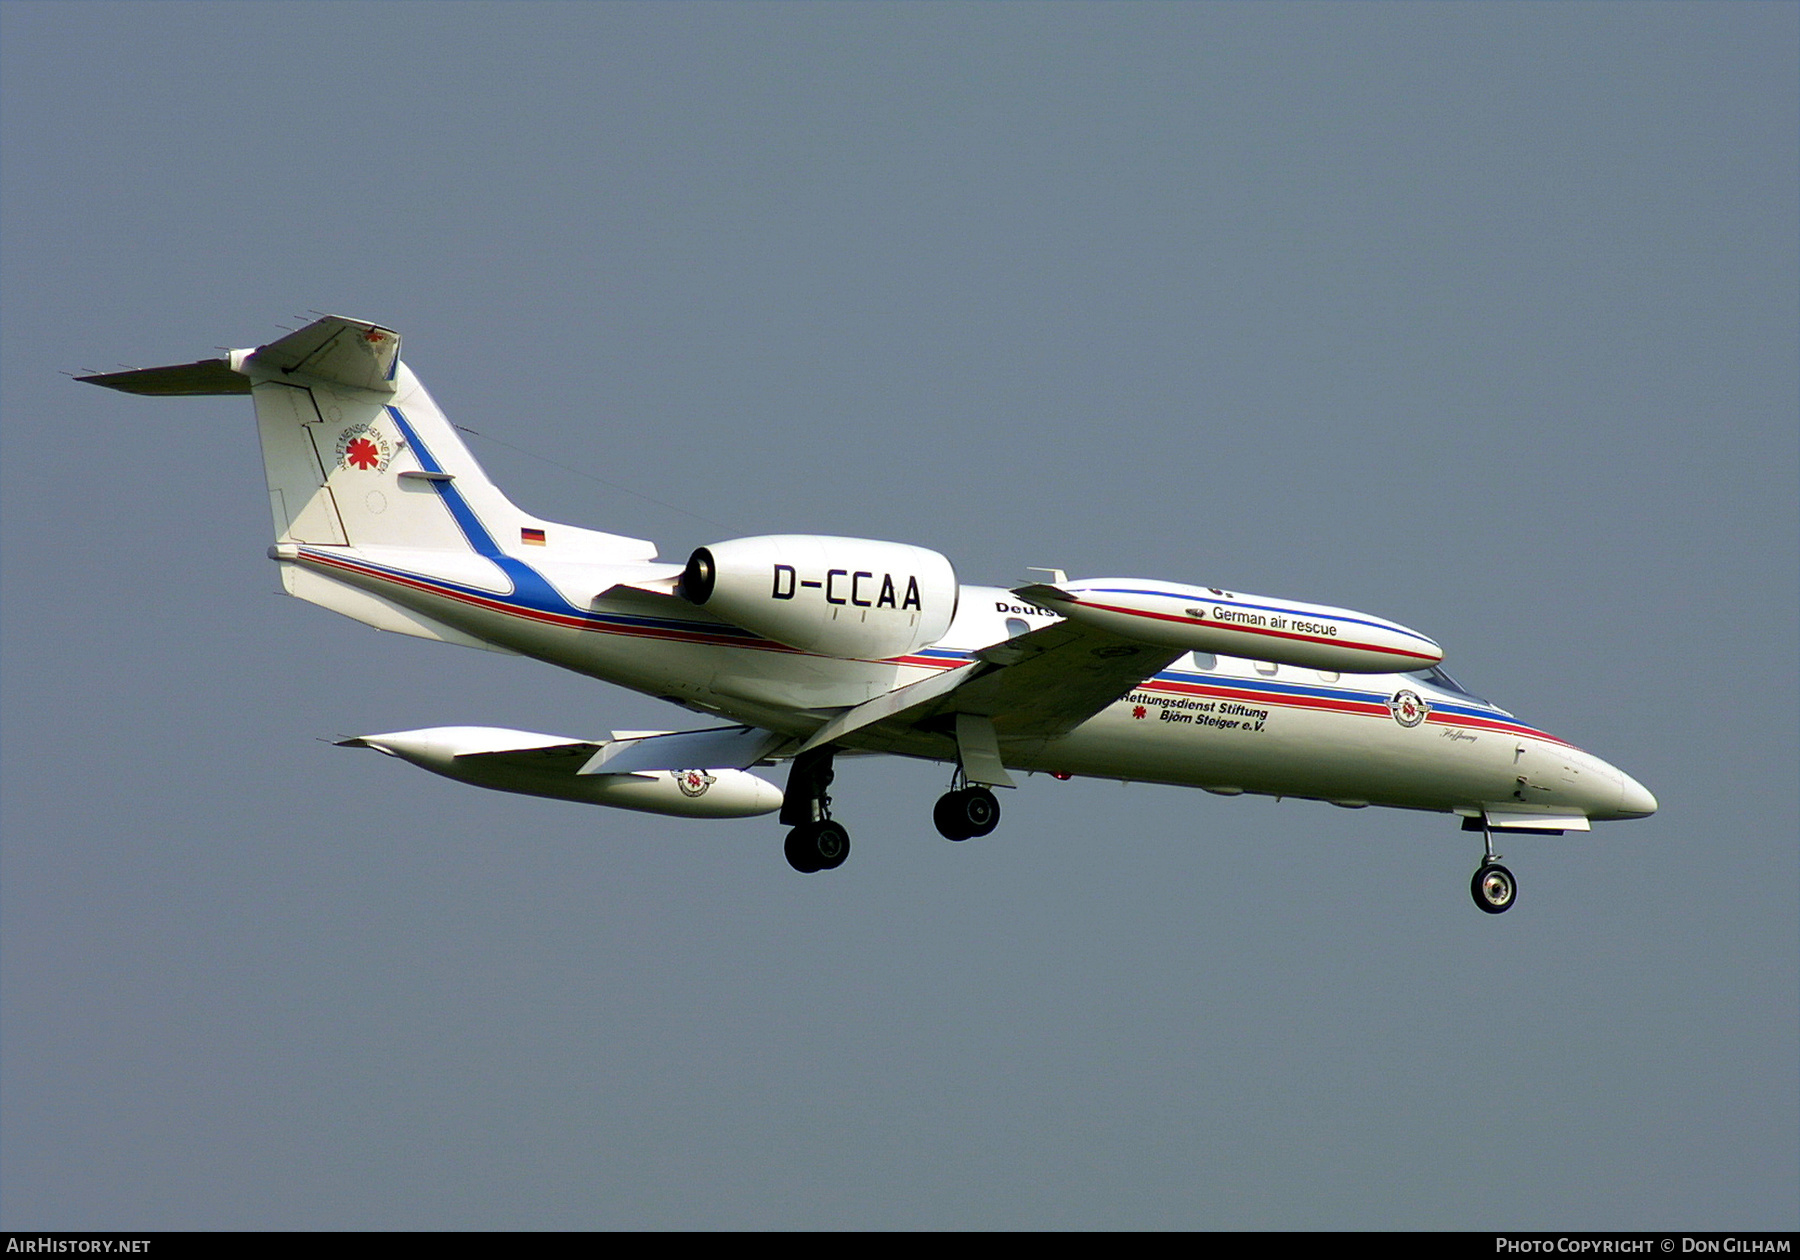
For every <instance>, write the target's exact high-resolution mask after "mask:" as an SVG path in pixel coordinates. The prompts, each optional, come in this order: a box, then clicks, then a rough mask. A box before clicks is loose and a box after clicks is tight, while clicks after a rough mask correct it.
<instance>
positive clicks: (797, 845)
mask: <svg viewBox="0 0 1800 1260" xmlns="http://www.w3.org/2000/svg"><path fill="white" fill-rule="evenodd" d="M810 830H811V828H810V827H806V826H800V827H795V828H794V829H793V830H792V831H790V832H788V834H787V843H785V844H783V845H782V846H781V851H782V853H783V854H785V855H786V856H787V860H788V865H789V866H791V867H793V868H794V869H795V870H797V871H799V872H800V873H801V874H802V875H812V874H815V873H816V872H818V871H821V870H824V869H825V868H824V867H822V866H820V865H819V858H818V855H817V854H816V853H815V852H813V846H812V837H811V836H810V835H808V834H807V833H808V832H809V831H810Z"/></svg>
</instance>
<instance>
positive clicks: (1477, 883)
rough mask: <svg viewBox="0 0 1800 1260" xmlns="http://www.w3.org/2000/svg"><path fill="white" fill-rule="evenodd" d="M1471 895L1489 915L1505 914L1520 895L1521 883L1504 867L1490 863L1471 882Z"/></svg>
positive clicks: (1477, 872)
mask: <svg viewBox="0 0 1800 1260" xmlns="http://www.w3.org/2000/svg"><path fill="white" fill-rule="evenodd" d="M1469 895H1470V896H1471V897H1473V898H1475V904H1476V905H1478V906H1480V907H1481V908H1482V909H1483V910H1485V911H1486V912H1487V913H1489V914H1504V913H1506V912H1507V911H1508V910H1510V909H1512V903H1513V901H1514V900H1515V899H1516V898H1517V897H1518V895H1519V883H1518V881H1517V880H1515V879H1514V878H1513V873H1512V872H1511V871H1509V870H1507V869H1506V868H1505V867H1504V866H1501V865H1500V864H1499V863H1497V862H1489V863H1487V864H1486V865H1484V866H1483V867H1482V868H1481V869H1480V870H1478V871H1476V872H1475V878H1474V879H1472V880H1470V881H1469Z"/></svg>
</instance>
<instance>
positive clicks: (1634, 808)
mask: <svg viewBox="0 0 1800 1260" xmlns="http://www.w3.org/2000/svg"><path fill="white" fill-rule="evenodd" d="M1619 779H1620V791H1619V817H1620V818H1648V817H1650V815H1652V814H1654V813H1655V812H1656V798H1655V797H1654V796H1652V795H1650V789H1649V788H1647V787H1645V786H1644V785H1643V784H1642V783H1639V782H1638V781H1637V780H1636V779H1634V778H1632V777H1631V776H1630V775H1628V774H1626V773H1625V772H1624V771H1623V770H1621V771H1620V772H1619Z"/></svg>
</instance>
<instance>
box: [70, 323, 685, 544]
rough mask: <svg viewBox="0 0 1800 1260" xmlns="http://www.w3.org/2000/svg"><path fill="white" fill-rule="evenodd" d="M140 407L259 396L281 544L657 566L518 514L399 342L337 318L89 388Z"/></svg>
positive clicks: (611, 540)
mask: <svg viewBox="0 0 1800 1260" xmlns="http://www.w3.org/2000/svg"><path fill="white" fill-rule="evenodd" d="M81 379H82V380H85V381H88V382H90V383H92V384H95V385H104V386H107V387H108V388H110V389H118V390H124V391H125V392H127V393H135V394H162V395H184V396H193V395H200V394H239V393H249V394H251V395H253V397H254V399H255V403H256V423H257V430H258V433H259V436H260V437H261V440H262V452H263V471H264V474H265V476H266V479H267V482H268V490H269V510H270V514H271V516H272V517H273V520H274V527H275V539H276V542H277V543H286V544H301V545H309V546H327V547H354V548H368V547H377V548H405V549H408V550H414V551H436V552H444V551H454V552H462V553H465V554H466V553H469V552H474V553H476V554H479V555H483V556H488V557H490V558H491V557H494V556H499V555H514V554H520V555H526V556H534V557H545V558H549V557H551V556H555V557H556V558H558V559H573V560H580V561H587V562H594V563H609V564H621V563H634V562H641V561H646V560H650V559H653V558H654V557H655V555H656V548H655V546H654V545H653V544H651V543H648V542H645V541H643V540H641V539H636V538H626V537H623V536H621V535H618V534H607V533H601V532H599V531H596V530H587V529H578V528H575V527H574V526H568V525H560V524H557V523H555V522H552V521H545V520H541V519H539V518H538V517H535V516H531V515H528V514H527V513H525V512H522V511H520V510H519V509H518V508H517V507H516V506H514V505H513V503H512V502H511V501H510V500H508V499H507V497H506V496H505V495H504V494H502V493H501V492H500V489H499V488H498V487H497V486H495V485H494V483H493V482H492V481H490V480H489V479H488V476H487V474H486V473H485V472H484V471H483V470H482V468H481V465H480V464H479V463H478V462H476V459H475V457H474V456H473V455H472V454H470V453H469V449H468V447H466V446H464V445H463V442H462V439H461V437H460V436H458V434H457V432H456V430H455V428H454V427H453V426H452V425H451V424H450V422H449V420H447V419H446V418H445V416H444V414H443V412H441V411H439V410H438V406H437V404H436V403H435V402H433V401H432V399H431V395H430V394H428V393H426V392H425V389H424V387H423V386H422V385H420V384H419V381H418V378H417V377H415V376H414V375H413V374H412V372H411V371H410V370H409V369H408V368H407V366H406V364H405V363H403V362H402V361H401V358H400V335H399V334H398V333H396V332H395V331H394V330H393V329H391V328H383V327H382V326H381V325H379V324H372V323H369V322H368V321H366V320H353V319H345V318H343V317H342V316H338V315H328V316H326V317H324V318H323V319H319V320H316V321H314V322H313V323H311V324H308V325H307V326H306V327H304V328H301V329H299V330H298V331H296V332H293V333H290V334H288V335H287V336H286V337H283V338H281V339H280V340H278V341H272V342H270V343H269V344H268V345H266V346H261V347H259V348H257V349H255V350H234V351H232V352H231V355H230V357H229V358H227V359H209V360H204V361H202V362H199V363H188V364H178V365H175V366H172V367H164V368H148V369H144V370H139V371H130V372H115V373H110V374H105V375H99V376H88V377H83V378H81Z"/></svg>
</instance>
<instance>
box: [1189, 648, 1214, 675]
mask: <svg viewBox="0 0 1800 1260" xmlns="http://www.w3.org/2000/svg"><path fill="white" fill-rule="evenodd" d="M1189 655H1191V656H1192V657H1193V658H1194V668H1195V669H1204V670H1206V671H1207V672H1208V673H1211V672H1212V671H1213V670H1215V669H1217V668H1219V658H1218V657H1216V656H1214V655H1213V654H1212V653H1211V652H1192V653H1189Z"/></svg>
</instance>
